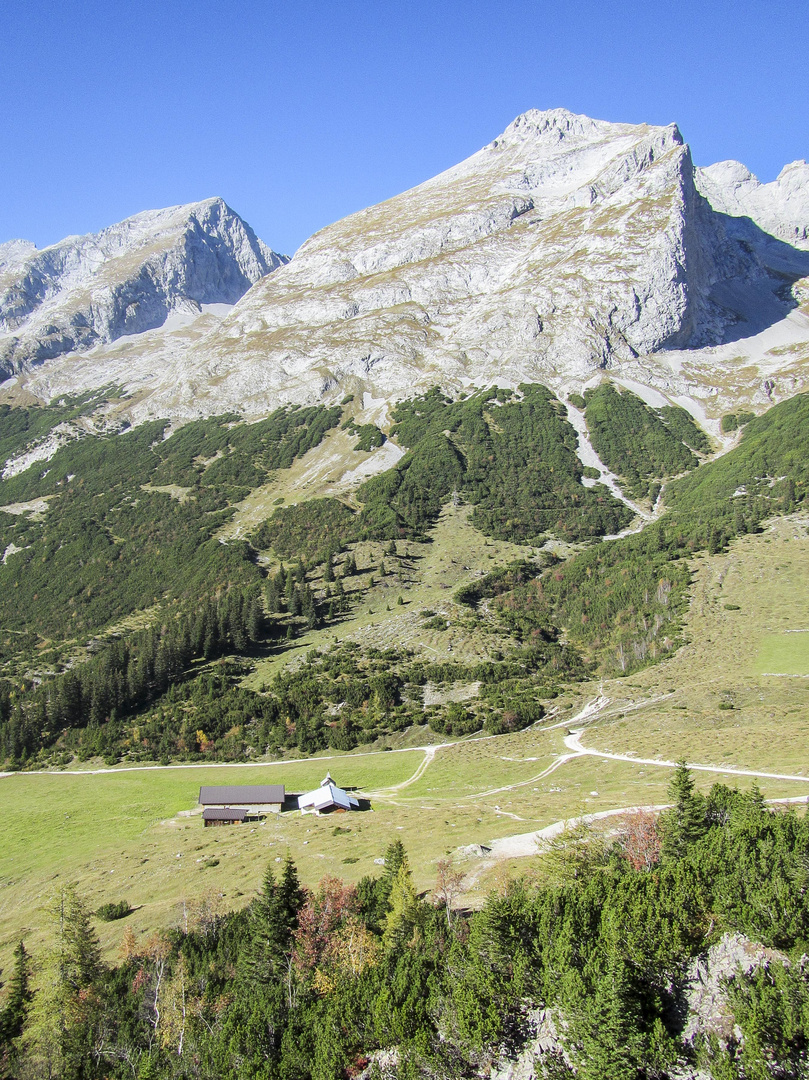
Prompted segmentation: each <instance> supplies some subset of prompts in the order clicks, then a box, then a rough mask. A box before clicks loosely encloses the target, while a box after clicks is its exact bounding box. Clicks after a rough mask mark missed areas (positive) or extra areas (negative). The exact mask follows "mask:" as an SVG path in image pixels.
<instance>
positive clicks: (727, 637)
mask: <svg viewBox="0 0 809 1080" xmlns="http://www.w3.org/2000/svg"><path fill="white" fill-rule="evenodd" d="M807 526H809V520H807V519H806V517H805V515H803V516H801V515H793V516H791V517H789V518H785V519H778V520H776V521H774V522H773V523H772V524H771V525H770V526H769V527H768V528H766V530H765V531H764V532H763V533H761V534H758V535H754V536H745V537H742V538H740V539H738V540H734V541H733V542H732V543H731V545H730V547H729V549H728V551H727V552H723V553H721V554H718V555H712V556H701V557H699V558H697V559H695V560H694V563H693V565H694V570H695V573H694V581H693V585H692V589H691V606H690V611H689V614H688V619H687V623H686V637H687V644H685V645H684V646H683V647H682V648H681V649H680V650H679V651H678V652H677V653H675V654H674V655H673V656H672V657H670V658H669V659H668V660H665V661H664V662H663V663H661V664H658V665H656V666H655V667H650V668H647V669H645V670H644V671H642V672H638V673H637V674H635V675H633V676H631V677H630V678H627V679H615V680H610V681H609V682H605V683H604V692H605V694H607V695H608V696H609V697H610V698H611V700H612V703H613V709H612V712H611V715H609V716H605V717H604V718H603V720H602V721H600V722H599V724H598V726H597V728H594V729H593V730H592V732H590V733H588V738H587V740H585V741H586V742H587V743H589V744H590V745H592V746H595V747H597V748H598V749H600V750H610V751H612V752H615V753H626V752H628V751H635V752H636V753H637V754H638V755H639V756H644V757H647V756H656V755H659V756H660V757H665V758H678V757H686V758H688V759H689V760H692V761H704V762H706V763H711V762H713V763H716V764H724V765H736V766H738V767H741V768H749V769H762V770H766V771H778V772H791V773H796V774H800V773H804V774H805V775H807V776H809V679H798V678H773V677H772V676H767V675H765V674H762V671H763V670H765V669H766V670H773V667H772V666H771V665H774V664H775V660H776V659H777V660H778V663H779V665H783V666H784V670H788V669H787V667H786V665H787V664H788V663H791V662H792V661H793V660H794V659H797V656H796V652H793V651H792V650H796V651H797V650H803V649H806V648H807V647H809V634H801V633H786V631H798V630H802V629H804V628H806V627H809V589H807V585H808V584H809V536H808V535H807ZM770 642H772V643H773V646H774V647H775V648H776V649H777V650H779V651H780V655H779V653H778V652H775V653H773V652H772V651H770V653H769V656H770V657H771V659H770V658H768V659H767V660H766V662H765V663H764V664H763V663H762V656H763V655H765V654H763V653H762V647H763V646H764V647H765V648H769V643H770ZM776 666H777V665H776ZM659 695H667V696H666V699H665V700H664V701H660V702H656V703H654V704H650V705H644V704H643V702H644V701H646V700H648V699H649V698H654V697H657V696H659Z"/></svg>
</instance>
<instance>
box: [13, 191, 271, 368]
mask: <svg viewBox="0 0 809 1080" xmlns="http://www.w3.org/2000/svg"><path fill="white" fill-rule="evenodd" d="M287 261H288V260H287V258H286V257H285V256H283V255H278V254H277V253H276V252H274V251H272V249H270V248H269V247H267V245H266V244H264V243H263V242H262V241H261V240H259V239H258V237H257V236H256V235H255V233H254V232H253V230H252V229H251V228H250V226H249V225H247V223H246V222H244V221H243V220H242V219H241V218H240V217H239V215H238V214H236V213H235V212H234V211H233V210H231V209H230V207H229V206H228V205H227V203H225V202H224V200H223V199H221V198H211V199H203V200H201V201H199V202H195V203H189V204H187V205H182V206H170V207H166V208H164V209H161V210H145V211H143V212H141V213H139V214H134V215H132V216H131V217H128V218H126V219H125V220H123V221H121V222H118V223H117V224H116V225H110V226H108V227H107V228H105V229H102V230H101V231H100V232H98V233H88V234H86V235H84V236H69V237H66V238H65V239H64V240H60V241H59V242H58V243H56V244H52V245H50V246H49V247H46V248H43V249H42V250H38V249H37V248H36V247H35V246H34V245H33V244H31V243H29V242H27V241H22V240H13V241H10V242H8V243H6V244H3V245H0V372H3V373H5V375H9V374H12V373H14V372H19V371H21V370H24V369H25V368H27V367H29V366H30V365H31V364H32V363H37V362H41V361H43V360H47V359H53V358H54V357H56V356H60V355H63V354H66V353H72V352H82V351H86V350H87V349H90V348H93V347H94V346H96V345H99V344H103V343H105V342H111V341H114V340H116V339H117V338H119V337H121V336H125V335H129V334H137V333H140V332H142V331H144V330H148V329H153V328H154V327H158V326H161V325H162V324H163V323H164V322H165V320H166V318H167V316H168V315H169V314H170V312H172V311H173V310H176V309H187V308H188V306H189V305H191V306H194V305H197V306H198V305H201V304H235V303H236V301H237V300H239V298H240V297H241V296H243V295H244V293H245V292H246V291H247V289H249V288H250V286H251V285H253V284H254V283H255V282H256V281H258V280H259V279H260V278H261V277H263V276H264V275H265V274H268V273H270V272H271V271H272V270H275V269H277V268H278V267H279V266H282V265H283V264H284V263H285V262H287Z"/></svg>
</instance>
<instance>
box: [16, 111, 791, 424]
mask: <svg viewBox="0 0 809 1080" xmlns="http://www.w3.org/2000/svg"><path fill="white" fill-rule="evenodd" d="M807 168H808V167H807V166H805V165H804V164H803V163H795V164H794V165H792V166H789V167H788V168H787V169H785V170H784V172H783V173H782V175H781V177H779V179H778V181H776V182H775V183H774V184H769V185H761V184H759V183H758V181H757V180H756V179H755V177H753V176H752V175H751V174H750V173H748V172H747V170H745V169H744V167H743V166H740V165H738V164H737V163H722V164H721V165H717V166H712V167H711V168H709V169H695V168H694V166H693V164H692V161H691V155H690V151H689V149H688V146H687V145H686V144H685V143H684V142H683V139H682V136H681V134H680V132H679V130H678V128H677V127H676V125H674V124H672V125H670V126H668V127H652V126H648V125H643V124H642V125H628V124H615V123H608V122H605V121H599V120H592V119H590V118H588V117H586V116H577V115H575V114H573V113H570V112H567V111H566V110H564V109H552V110H549V111H545V112H539V111H536V110H531V111H529V112H526V113H524V114H523V115H521V116H519V117H517V119H516V120H514V122H513V123H511V124H510V125H509V126H508V128H506V130H505V131H504V132H503V134H502V135H500V136H499V137H498V138H496V139H495V140H494V141H493V142H491V143H489V145H488V146H485V147H484V148H483V149H482V150H480V151H478V152H477V153H476V154H473V155H472V157H470V158H468V159H467V160H466V161H463V162H461V163H460V164H459V165H456V166H455V167H453V168H451V169H449V170H447V171H446V172H444V173H441V174H440V175H439V176H436V177H434V178H433V179H431V180H428V181H426V182H425V183H423V184H421V185H419V186H418V187H415V188H413V189H411V190H410V191H406V192H404V193H403V194H401V195H398V196H396V197H395V198H392V199H389V200H388V201H386V202H383V203H380V204H379V205H377V206H373V207H370V208H368V209H366V210H363V211H361V212H359V213H356V214H353V215H351V216H350V217H347V218H345V219H343V220H342V221H338V222H336V223H335V224H334V225H330V226H328V227H327V228H325V229H322V230H321V231H320V232H318V233H316V234H315V235H314V236H312V237H311V238H310V239H309V240H307V241H306V243H305V244H303V246H302V247H301V248H300V250H299V251H298V252H297V253H296V255H295V256H294V258H293V259H292V260H291V261H290V262H289V263H288V265H285V266H281V267H280V268H279V269H277V270H276V271H275V272H274V273H273V274H271V275H267V276H265V272H264V269H263V267H262V264H261V260H260V259H259V258H258V255H257V248H256V246H255V245H256V244H258V243H259V242H255V244H254V245H252V246H251V244H250V243H248V242H247V241H244V242H243V244H242V246H240V247H239V251H240V252H241V251H244V252H246V251H247V249H249V251H250V254H251V255H252V256H254V258H255V261H254V262H251V263H250V266H251V268H252V269H251V270H250V271H248V270H247V268H246V264H245V265H244V269H243V270H242V275H243V276H242V277H241V278H238V280H239V282H240V285H239V287H241V283H242V282H243V281H244V280H246V279H250V280H254V281H255V282H256V283H255V284H254V285H253V286H252V288H250V289H249V290H248V291H247V292H246V293H245V295H244V296H242V298H241V299H240V300H239V301H238V303H237V304H236V305H235V307H234V308H233V310H232V311H230V312H229V313H228V314H227V315H225V317H224V318H222V319H221V320H220V319H218V320H216V321H214V322H208V323H205V324H204V325H203V324H200V325H199V326H198V327H196V328H195V329H194V330H193V332H192V331H191V330H189V329H186V330H185V331H183V333H181V334H179V335H178V334H176V333H175V334H173V336H172V335H169V336H168V337H167V338H166V337H164V338H162V339H158V338H155V337H153V336H149V339H148V341H147V340H144V341H143V342H137V341H134V340H133V341H131V342H130V343H129V345H128V347H127V348H125V349H122V348H117V349H113V350H112V351H111V352H110V351H107V352H105V351H104V350H98V351H97V355H96V352H94V353H93V355H92V362H91V358H89V357H88V359H87V360H86V361H85V362H84V363H83V364H81V365H76V364H75V362H71V366H70V369H69V371H68V369H67V368H66V367H65V366H64V362H62V365H61V366H53V365H46V368H45V370H43V372H42V375H41V377H38V378H37V379H33V380H29V381H28V382H27V386H28V388H29V389H30V390H33V391H34V392H35V393H39V394H41V395H43V396H45V395H47V394H53V393H56V392H59V393H63V392H65V391H66V390H69V389H79V388H89V387H90V386H94V385H102V384H104V383H108V382H116V383H120V384H122V385H124V386H126V387H128V388H129V389H131V390H133V391H134V390H138V391H139V404H138V406H137V410H138V412H137V415H170V416H180V417H181V416H191V415H201V414H206V413H207V414H210V413H215V412H221V411H223V409H225V408H240V409H243V410H245V411H246V412H248V413H252V414H254V415H258V414H260V413H262V412H264V411H266V410H267V409H268V408H270V407H272V406H274V405H276V404H278V403H280V402H283V401H299V402H303V401H315V400H318V399H320V398H322V397H323V396H324V395H325V396H329V395H330V394H332V393H334V394H340V395H342V394H343V393H344V392H345V390H346V389H347V388H348V389H351V390H352V391H356V390H358V389H363V390H364V391H368V392H370V393H371V394H372V395H373V396H375V397H386V398H387V397H390V396H398V395H401V394H402V393H405V392H410V391H411V390H412V388H413V387H414V386H422V387H423V386H427V385H431V384H434V383H439V384H441V385H444V386H446V387H447V388H453V387H454V388H456V389H460V388H461V387H463V386H468V385H470V384H477V385H484V384H487V383H489V384H490V383H491V382H493V381H506V382H511V383H516V382H519V381H520V380H534V381H542V382H545V383H547V384H548V385H550V386H553V387H555V388H557V389H559V390H564V389H565V388H567V389H575V388H577V387H580V386H581V385H583V384H584V383H585V382H586V381H587V380H588V379H591V378H592V377H593V376H594V375H597V374H598V372H599V371H600V370H601V369H605V368H609V369H612V370H614V371H618V370H621V371H623V372H624V374H625V375H627V376H628V377H629V376H631V377H632V378H635V379H637V380H639V381H644V382H645V381H648V379H652V380H653V381H654V380H655V379H656V380H657V382H658V383H659V384H660V385H663V384H665V387H666V390H665V392H666V393H673V394H675V395H677V394H679V395H680V396H683V395H687V394H690V393H691V388H692V387H693V384H694V382H695V380H696V382H697V383H705V382H706V380H707V379H709V377H710V374H708V375H706V374H705V372H704V371H702V369H700V371H701V373H700V374H699V375H698V376H695V377H693V378H692V377H689V375H688V373H687V372H686V370H685V366H686V362H687V364H696V365H697V366H698V367H699V365H700V364H703V366H704V364H705V363H707V364H708V369H710V367H711V365H712V364H714V363H715V362H717V357H718V358H719V359H720V360H721V357H722V356H723V355H724V354H721V352H720V353H718V354H716V356H714V355H713V354H711V355H710V356H709V357H707V359H706V354H705V352H704V350H706V349H707V350H715V349H717V348H720V350H721V348H722V347H723V346H727V347H728V348H731V347H732V348H734V349H736V346H735V345H734V344H733V343H735V342H739V341H743V340H747V339H751V338H753V337H755V336H756V335H758V334H760V333H762V332H763V331H765V330H767V328H768V327H772V326H774V325H776V324H781V323H782V322H783V321H784V320H786V319H787V318H788V317H790V313H791V312H794V311H795V309H796V308H797V306H798V304H799V301H800V298H801V296H802V295H804V294H803V293H801V286H799V285H798V284H797V283H798V282H799V281H800V279H801V278H803V277H804V276H805V275H807V274H809V252H807V251H806V250H805V249H806V247H809V244H807V243H806V237H807V235H809V194H808V193H809V186H807V175H806V172H807ZM202 205H203V206H208V205H209V204H202ZM216 205H218V206H219V208H220V209H219V213H220V214H224V211H225V209H226V208H224V206H223V204H221V203H220V204H216ZM189 209H192V210H193V213H197V212H198V211H197V210H196V209H195V208H183V211H182V213H180V212H179V211H178V213H179V214H180V216H181V217H182V214H185V215H186V217H185V218H184V219H183V220H186V219H188V220H190V219H191V218H193V213H191V214H190V217H189ZM211 212H213V204H212V205H211ZM163 213H166V212H163ZM141 219H144V229H145V231H146V232H148V228H147V227H146V226H147V219H148V215H141V216H140V217H139V218H138V219H133V220H135V221H140V220H141ZM236 221H238V219H236ZM239 224H240V225H241V223H239ZM127 225H128V223H124V224H123V225H122V226H116V227H115V229H114V230H113V232H115V230H122V229H125V226H127ZM242 229H244V230H246V227H244V226H242ZM125 231H126V230H125ZM180 233H181V235H182V237H186V236H187V235H193V236H194V237H198V238H199V244H200V246H201V249H202V250H204V251H205V252H206V253H207V252H209V251H210V249H211V247H213V248H214V250H216V251H218V250H219V247H218V246H217V245H218V244H219V243H220V241H219V240H217V241H216V243H214V242H213V241H210V240H203V238H202V235H203V234H204V230H203V229H202V227H201V226H200V229H199V231H197V230H196V229H193V228H192V229H191V230H187V229H185V228H184V227H182V228H181V229H180ZM101 235H102V236H103V235H104V234H101ZM217 235H218V234H217ZM240 235H242V234H240ZM243 235H244V236H246V235H247V233H246V231H245V232H244V234H243ZM250 235H251V236H252V234H250ZM89 239H92V240H94V241H95V240H97V238H88V240H89ZM64 243H65V244H67V245H70V244H71V243H75V242H72V241H65V242H64ZM59 248H61V245H57V249H59ZM49 250H51V251H53V250H56V249H49ZM160 250H161V251H162V250H164V249H163V248H162V247H161V248H160ZM189 250H191V251H193V249H189V247H188V245H187V242H186V241H185V239H183V240H182V241H180V242H179V243H178V244H177V245H174V246H172V247H171V251H172V253H173V254H172V257H171V259H170V260H169V261H170V262H171V265H172V267H173V268H174V269H175V272H176V273H177V274H178V275H180V276H181V275H182V273H186V272H187V273H189V274H191V276H192V278H193V280H194V282H196V281H198V280H199V274H198V272H197V267H198V264H199V262H200V259H198V258H197V257H196V255H195V256H194V257H193V258H191V259H190V260H189V259H188V258H187V256H188V254H189ZM93 252H94V255H95V256H96V257H97V260H98V262H97V267H96V268H95V269H94V270H93V273H96V274H99V275H103V276H105V278H107V279H108V280H110V281H112V279H113V278H115V280H117V281H120V280H124V279H125V280H126V281H127V282H129V281H130V280H131V279H132V275H125V274H122V273H121V270H120V267H121V265H122V260H121V259H120V258H116V257H115V256H114V254H111V255H109V256H102V255H101V249H100V248H99V247H98V246H93ZM44 255H45V253H42V256H44ZM39 257H40V256H36V257H34V256H32V257H31V258H39ZM161 257H162V258H164V259H165V258H166V257H165V256H161ZM6 258H7V259H8V260H9V262H10V263H11V264H12V265H13V266H19V265H20V260H22V264H23V265H25V266H27V265H29V263H28V262H27V259H28V256H27V255H26V253H25V251H24V250H21V249H20V248H19V245H17V246H16V247H15V248H14V249H13V250H12V251H10V252H9V254H8V255H7V256H6ZM211 258H212V256H209V255H208V254H206V256H205V260H204V261H205V265H206V266H207V265H208V264H209V262H210V259H211ZM276 258H277V257H276ZM128 259H129V256H127V258H125V259H123V264H124V265H129V263H128ZM134 261H135V260H133V265H134ZM249 261H250V260H249V259H248V262H249ZM214 262H215V259H214ZM265 264H266V265H269V263H268V262H267V261H266V257H265ZM150 265H151V264H150ZM161 265H163V264H162V263H161ZM217 265H218V264H217ZM240 265H242V264H241V263H240ZM276 265H277V264H276ZM12 273H13V274H17V276H19V271H18V270H13V271H12ZM251 273H252V274H253V277H252V278H251ZM134 276H135V278H136V280H137V281H141V280H142V277H143V275H142V274H141V271H140V270H138V271H137V274H135V275H134ZM215 276H216V275H214V277H215ZM237 277H238V275H237ZM146 278H147V279H149V278H151V273H150V272H146ZM256 278H258V280H257V281H256ZM202 280H203V281H205V282H206V283H207V282H208V280H209V277H208V275H207V273H206V274H204V275H202ZM127 288H128V287H127ZM110 289H111V290H112V292H113V293H115V295H116V296H118V295H120V300H119V302H118V304H117V307H116V308H115V316H114V317H113V316H112V314H110V316H108V317H106V319H105V318H102V319H101V327H102V329H101V330H100V332H99V330H97V329H96V323H95V321H93V323H92V332H93V333H96V334H98V337H97V338H93V339H91V340H101V341H108V340H110V338H111V337H114V336H116V335H117V332H123V333H133V332H135V331H136V329H137V328H141V329H143V328H145V327H147V326H156V325H158V323H159V321H160V319H161V318H163V317H165V312H166V311H167V310H168V309H169V307H170V303H169V301H168V299H166V298H165V295H166V293H167V290H166V289H165V288H163V289H162V290H161V289H152V288H151V286H150V287H149V288H148V289H147V296H151V295H152V294H153V293H157V294H158V295H159V297H160V299H159V301H158V308H159V314H155V315H154V316H152V315H150V314H149V310H150V305H149V303H145V304H144V305H143V310H144V317H143V318H142V319H141V317H140V314H139V313H140V310H141V309H140V307H139V306H138V305H137V304H136V305H135V306H134V307H133V306H132V304H131V302H130V301H129V299H128V292H127V289H121V288H120V287H116V286H112V285H110ZM116 289H117V291H116ZM212 291H215V290H212ZM237 291H238V289H236V288H234V289H233V291H232V292H231V293H229V294H228V295H230V296H232V297H233V298H234V299H235V293H236V292H237ZM180 292H181V293H182V295H183V296H186V295H188V296H190V297H191V299H193V300H198V301H200V302H204V301H202V298H201V295H198V293H199V290H197V292H195V291H194V290H193V289H190V288H187V287H186V288H184V290H180ZM8 295H9V294H8V292H7V293H6V296H8ZM205 295H206V297H207V296H209V295H210V294H209V293H206V294H205ZM217 295H219V294H217ZM172 302H173V303H175V304H176V301H172ZM98 306H99V305H98V304H97V303H93V304H90V309H91V310H92V311H93V312H95V311H96V309H97V308H98ZM11 309H13V305H11ZM11 309H10V308H9V303H8V300H7V299H6V300H2V301H0V311H2V313H3V318H4V319H5V324H6V325H7V326H9V314H8V312H9V310H11ZM130 312H132V314H129V313H130ZM11 317H12V319H13V318H14V315H13V311H12V315H11ZM801 317H802V318H803V316H801ZM82 318H87V316H86V315H85V314H84V309H82V313H81V314H79V315H76V316H74V318H73V321H72V322H71V323H70V329H65V328H64V327H63V326H62V324H59V323H57V324H56V325H55V327H54V328H53V329H49V328H48V326H47V325H46V323H47V321H48V316H47V314H46V305H43V307H42V313H41V314H38V315H37V327H38V333H39V337H38V338H37V342H38V344H37V345H36V349H39V350H40V351H39V352H36V350H34V354H33V355H34V357H35V358H43V357H46V356H53V355H55V354H56V353H57V352H60V351H64V348H65V347H69V344H68V339H70V338H71V336H72V337H78V338H79V339H80V340H82V341H83V340H84V339H83V335H84V332H85V328H84V324H83V323H82V322H81V319H82ZM93 319H94V320H95V315H94V316H93ZM88 321H89V319H88ZM804 321H806V320H804ZM113 325H114V326H116V327H118V328H119V331H116V332H115V333H113V332H112V331H111V330H110V329H104V327H110V326H113ZM796 325H797V324H796ZM46 331H47V332H46ZM88 332H89V331H88ZM790 333H791V334H792V336H793V337H794V336H795V334H797V336H798V338H799V339H800V340H801V342H806V341H809V322H807V324H806V326H803V324H802V323H801V324H800V326H798V327H797V329H796V328H795V325H791V329H790ZM787 337H789V335H787ZM779 340H780V339H779ZM790 340H792V339H791V338H790ZM54 343H55V344H54ZM782 344H783V342H782ZM802 347H803V346H802ZM19 349H20V345H19V344H15V345H14V350H17V351H16V352H15V351H13V350H12V352H11V354H10V355H11V356H12V357H13V356H15V355H18V353H19ZM7 350H8V347H7ZM700 350H702V351H701V352H700ZM759 351H761V350H759ZM744 354H745V349H744V348H741V353H739V350H738V349H736V353H735V354H734V355H737V356H738V355H744ZM6 355H9V354H8V351H7V353H6ZM669 357H673V359H671V360H669V359H668V358H669ZM684 357H685V359H684ZM71 360H72V358H71ZM10 366H13V364H12V365H9V362H8V360H7V361H6V369H7V370H9V369H10ZM737 367H738V365H737ZM650 371H651V372H652V374H649V372H650ZM655 373H656V374H655ZM751 378H752V379H753V382H754V383H755V382H756V379H757V378H758V376H757V375H755V376H751ZM761 381H762V380H759V383H760V382H761ZM793 381H794V380H793ZM759 383H756V385H759ZM751 385H752V383H751ZM709 392H713V391H712V390H711V389H710V388H707V389H706V388H705V386H700V387H698V393H699V394H705V393H709ZM756 392H758V391H756ZM768 393H769V391H768Z"/></svg>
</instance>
